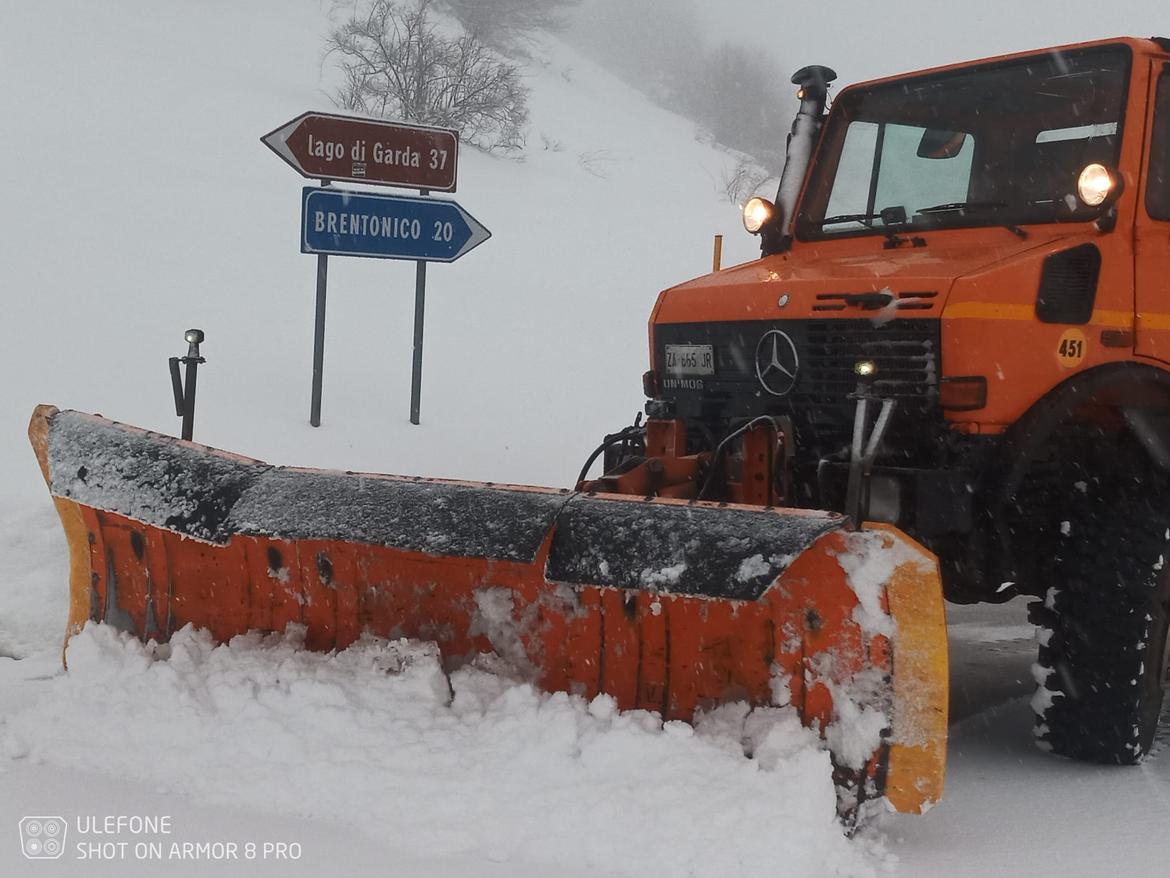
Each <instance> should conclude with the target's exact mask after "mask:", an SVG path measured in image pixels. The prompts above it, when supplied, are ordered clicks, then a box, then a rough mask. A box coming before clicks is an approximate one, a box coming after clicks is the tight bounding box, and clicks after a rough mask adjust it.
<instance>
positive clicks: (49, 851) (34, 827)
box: [20, 817, 68, 860]
mask: <svg viewBox="0 0 1170 878" xmlns="http://www.w3.org/2000/svg"><path fill="white" fill-rule="evenodd" d="M67 828H68V827H67V826H66V824H65V818H64V817H23V818H21V821H20V849H21V852H23V853H24V855H25V856H26V857H28V858H29V859H30V860H55V859H57V858H58V857H60V856H61V855H62V854H63V853H65V832H66V829H67Z"/></svg>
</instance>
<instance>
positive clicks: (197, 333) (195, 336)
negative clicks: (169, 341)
mask: <svg viewBox="0 0 1170 878" xmlns="http://www.w3.org/2000/svg"><path fill="white" fill-rule="evenodd" d="M183 339H184V340H185V341H186V342H187V344H202V343H203V330H202V329H188V330H187V331H186V332H184V333H183Z"/></svg>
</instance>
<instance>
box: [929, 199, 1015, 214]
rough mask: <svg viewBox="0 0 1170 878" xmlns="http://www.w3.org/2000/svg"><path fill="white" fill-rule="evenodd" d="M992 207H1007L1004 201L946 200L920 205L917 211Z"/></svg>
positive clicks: (930, 211) (986, 208) (985, 208)
mask: <svg viewBox="0 0 1170 878" xmlns="http://www.w3.org/2000/svg"><path fill="white" fill-rule="evenodd" d="M993 207H1007V202H1006V201H948V202H947V203H946V204H936V205H934V207H920V208H918V213H946V212H948V211H952V210H989V209H991V208H993Z"/></svg>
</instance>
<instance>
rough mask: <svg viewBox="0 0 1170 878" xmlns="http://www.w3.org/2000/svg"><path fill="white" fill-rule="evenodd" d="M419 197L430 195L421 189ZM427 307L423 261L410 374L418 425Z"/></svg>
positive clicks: (419, 268) (412, 413)
mask: <svg viewBox="0 0 1170 878" xmlns="http://www.w3.org/2000/svg"><path fill="white" fill-rule="evenodd" d="M418 194H419V195H423V196H425V195H427V194H429V192H428V190H426V189H420V190H419V193H418ZM426 305H427V264H426V263H425V262H424V261H422V260H421V259H420V260H419V261H418V262H416V263H415V268H414V367H413V369H412V370H411V374H410V422H411V423H412V424H415V425H417V424H418V422H419V409H420V408H421V406H422V357H423V312H424V311H425V310H426Z"/></svg>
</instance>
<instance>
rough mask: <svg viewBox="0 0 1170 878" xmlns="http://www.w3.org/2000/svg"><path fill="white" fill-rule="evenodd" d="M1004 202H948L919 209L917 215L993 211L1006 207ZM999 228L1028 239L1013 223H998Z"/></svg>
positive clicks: (1025, 232) (1025, 231)
mask: <svg viewBox="0 0 1170 878" xmlns="http://www.w3.org/2000/svg"><path fill="white" fill-rule="evenodd" d="M1007 206H1008V205H1007V202H1006V201H949V202H947V203H946V204H936V205H934V206H933V207H920V208H919V209H918V213H924V214H927V215H929V214H932V213H950V212H951V211H956V210H994V209H996V208H1000V207H1007ZM998 225H999V226H1000V227H1001V228H1005V229H1007V230H1008V231H1009V232H1011V233H1012V234H1013V235H1015V236H1016V237H1017V238H1019V239H1020V240H1021V241H1025V240H1027V238H1028V232H1027V230H1025V229H1022V228H1020V227H1019V226H1017V225H1016V224H1015V223H1007V222H1000V223H999V224H998Z"/></svg>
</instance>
